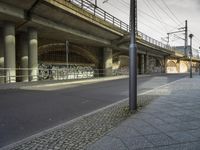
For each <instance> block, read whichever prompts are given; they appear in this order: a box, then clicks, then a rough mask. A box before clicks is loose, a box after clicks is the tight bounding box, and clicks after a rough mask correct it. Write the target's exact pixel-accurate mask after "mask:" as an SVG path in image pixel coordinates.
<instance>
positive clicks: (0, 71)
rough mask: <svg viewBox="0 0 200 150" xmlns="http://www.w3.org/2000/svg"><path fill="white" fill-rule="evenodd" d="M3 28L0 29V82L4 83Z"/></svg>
mask: <svg viewBox="0 0 200 150" xmlns="http://www.w3.org/2000/svg"><path fill="white" fill-rule="evenodd" d="M2 33H3V30H2V29H0V83H4V77H3V76H4V70H3V68H4V40H3V34H2Z"/></svg>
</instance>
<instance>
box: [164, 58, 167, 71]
mask: <svg viewBox="0 0 200 150" xmlns="http://www.w3.org/2000/svg"><path fill="white" fill-rule="evenodd" d="M167 62H168V57H166V56H165V57H164V66H165V68H164V73H168V72H167Z"/></svg>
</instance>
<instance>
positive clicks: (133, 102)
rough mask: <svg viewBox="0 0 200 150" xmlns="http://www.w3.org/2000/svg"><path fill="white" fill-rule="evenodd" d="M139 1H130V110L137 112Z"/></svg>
mask: <svg viewBox="0 0 200 150" xmlns="http://www.w3.org/2000/svg"><path fill="white" fill-rule="evenodd" d="M136 17H137V0H130V27H131V32H130V36H131V42H130V47H129V109H130V111H132V112H133V111H135V110H137V47H136Z"/></svg>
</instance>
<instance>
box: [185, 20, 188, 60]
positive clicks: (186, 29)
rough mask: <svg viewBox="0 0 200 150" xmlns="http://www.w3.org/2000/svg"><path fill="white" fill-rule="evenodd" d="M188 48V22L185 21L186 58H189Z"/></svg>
mask: <svg viewBox="0 0 200 150" xmlns="http://www.w3.org/2000/svg"><path fill="white" fill-rule="evenodd" d="M187 48H188V22H187V20H186V21H185V57H187Z"/></svg>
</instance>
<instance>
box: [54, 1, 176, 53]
mask: <svg viewBox="0 0 200 150" xmlns="http://www.w3.org/2000/svg"><path fill="white" fill-rule="evenodd" d="M54 1H56V2H57V3H60V4H62V5H67V3H71V4H73V5H75V6H77V7H79V8H81V9H83V10H85V11H87V12H88V13H91V14H92V15H94V16H96V17H98V18H100V19H102V20H104V21H106V22H108V23H110V24H111V25H113V26H114V27H118V28H119V29H121V30H123V31H126V32H129V31H130V27H129V25H128V24H127V23H125V22H123V21H121V20H120V19H118V18H116V17H114V16H113V15H111V14H109V13H108V12H106V11H105V10H103V9H101V8H99V7H98V6H96V5H94V4H93V3H91V2H90V1H88V0H62V1H61V0H54ZM96 21H98V20H96ZM100 23H102V22H100ZM137 36H138V38H139V39H140V40H143V41H145V42H148V43H150V44H153V45H155V46H158V47H161V48H164V49H168V50H174V48H173V47H170V46H169V45H166V44H163V43H162V42H160V41H158V40H155V39H153V38H151V37H150V36H147V35H146V34H144V33H142V32H140V31H137Z"/></svg>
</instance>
